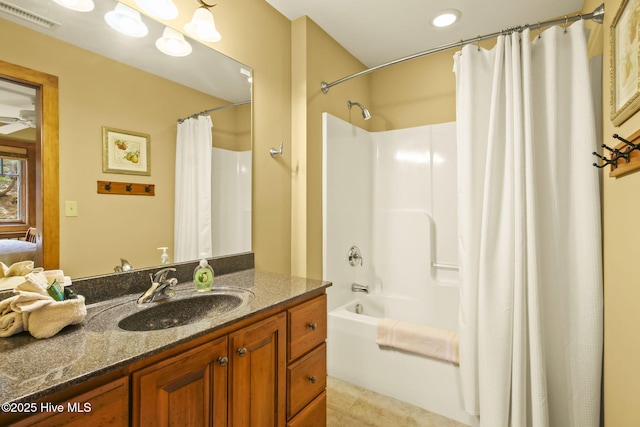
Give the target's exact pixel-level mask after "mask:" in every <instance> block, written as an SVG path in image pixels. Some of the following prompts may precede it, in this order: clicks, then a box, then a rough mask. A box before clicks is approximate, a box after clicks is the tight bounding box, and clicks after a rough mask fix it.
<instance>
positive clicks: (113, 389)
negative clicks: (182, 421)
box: [11, 377, 129, 427]
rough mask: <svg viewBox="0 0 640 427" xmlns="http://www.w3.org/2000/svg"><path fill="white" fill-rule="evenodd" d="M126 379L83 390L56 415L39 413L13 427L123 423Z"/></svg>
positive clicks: (125, 420)
mask: <svg viewBox="0 0 640 427" xmlns="http://www.w3.org/2000/svg"><path fill="white" fill-rule="evenodd" d="M128 380H129V378H128V377H125V378H121V379H119V380H116V381H113V382H111V383H108V384H105V385H103V386H101V387H98V388H96V389H95V390H91V391H89V392H87V393H83V394H81V395H79V396H77V397H75V398H73V399H71V400H68V401H66V402H64V403H62V405H63V408H64V409H63V410H62V412H61V413H58V414H51V413H46V412H43V413H40V414H37V415H34V416H32V417H30V418H27V419H26V420H22V421H20V422H18V423H16V424H11V425H12V426H38V427H62V426H65V427H67V426H77V427H83V426H92V427H93V426H96V427H98V426H105V427H106V426H126V425H127V424H128V422H129V381H128Z"/></svg>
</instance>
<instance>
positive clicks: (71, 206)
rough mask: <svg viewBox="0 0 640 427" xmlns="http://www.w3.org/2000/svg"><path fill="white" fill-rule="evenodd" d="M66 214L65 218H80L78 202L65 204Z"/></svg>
mask: <svg viewBox="0 0 640 427" xmlns="http://www.w3.org/2000/svg"><path fill="white" fill-rule="evenodd" d="M64 214H65V216H78V202H76V201H66V202H64Z"/></svg>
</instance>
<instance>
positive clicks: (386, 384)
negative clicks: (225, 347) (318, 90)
mask: <svg viewBox="0 0 640 427" xmlns="http://www.w3.org/2000/svg"><path fill="white" fill-rule="evenodd" d="M323 131H324V132H323V134H324V146H323V168H324V170H323V222H324V223H323V252H324V253H323V277H324V279H326V280H331V281H332V282H333V286H332V287H331V288H330V289H329V291H328V294H329V316H328V317H329V320H328V322H329V332H328V344H327V358H328V373H329V375H331V376H334V377H337V378H340V379H343V380H345V381H348V382H351V383H353V384H356V385H359V386H362V387H365V388H367V389H370V390H374V391H376V392H379V393H382V394H385V395H388V396H391V397H394V398H397V399H400V400H403V401H405V402H409V403H411V404H414V405H417V406H420V407H422V408H424V409H427V410H429V411H432V412H436V413H439V414H441V415H444V416H446V417H449V418H453V419H456V420H458V421H461V422H464V423H467V424H470V425H474V424H475V420H474V419H473V417H471V416H469V415H468V414H466V413H465V412H464V410H463V409H462V408H463V406H462V397H461V391H460V376H459V371H458V367H457V366H456V365H453V364H451V363H448V362H443V361H440V360H433V359H429V358H426V357H423V356H418V355H414V354H409V353H405V352H401V351H395V350H389V349H380V348H379V347H378V346H377V345H376V343H375V338H376V328H377V323H378V321H379V320H380V319H381V318H384V317H387V318H393V319H398V320H403V321H408V322H413V323H418V324H424V325H428V326H432V327H436V328H440V329H446V330H453V331H457V316H458V287H457V279H458V274H457V269H456V268H457V264H458V255H457V251H458V250H457V188H456V134H455V123H444V124H439V125H431V126H421V127H416V128H410V129H401V130H395V131H386V132H367V131H365V130H362V129H360V128H358V127H355V126H353V125H351V124H349V123H347V122H345V121H342V120H340V119H338V118H336V117H334V116H331V115H329V114H327V113H324V114H323ZM354 245H355V246H357V247H358V248H359V249H360V251H361V254H362V263H361V264H358V265H356V266H352V265H350V263H349V261H348V256H347V254H348V252H349V249H350V248H351V247H352V246H354ZM352 283H358V284H361V285H367V286H368V287H369V292H370V293H369V294H368V295H365V294H363V293H357V294H355V293H353V292H352V291H351V285H352ZM356 305H359V306H358V307H357V308H356ZM360 311H362V312H361V314H358V313H359V312H360Z"/></svg>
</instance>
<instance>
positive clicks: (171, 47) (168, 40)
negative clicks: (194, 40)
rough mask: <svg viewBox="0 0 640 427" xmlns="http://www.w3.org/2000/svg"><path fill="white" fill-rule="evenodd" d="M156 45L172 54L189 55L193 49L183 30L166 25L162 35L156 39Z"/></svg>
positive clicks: (161, 50) (162, 50)
mask: <svg viewBox="0 0 640 427" xmlns="http://www.w3.org/2000/svg"><path fill="white" fill-rule="evenodd" d="M156 47H157V48H158V49H159V50H160V52H162V53H166V54H167V55H170V56H187V55H189V54H190V53H191V50H192V49H193V48H192V47H191V45H190V44H189V42H188V41H186V40H185V39H184V35H183V34H182V33H181V32H179V31H176V30H174V29H173V28H169V27H165V29H164V31H163V32H162V37H160V38H159V39H158V40H156Z"/></svg>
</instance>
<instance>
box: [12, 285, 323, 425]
mask: <svg viewBox="0 0 640 427" xmlns="http://www.w3.org/2000/svg"><path fill="white" fill-rule="evenodd" d="M326 335H327V297H326V294H322V295H320V296H318V297H315V298H313V299H311V300H307V301H305V302H302V303H291V304H288V305H285V306H281V307H280V308H274V309H271V310H269V311H266V312H263V313H260V314H257V315H256V316H255V317H254V318H245V319H240V320H239V321H238V323H236V324H233V325H230V326H228V327H225V328H223V329H221V330H219V331H216V332H213V333H211V334H209V335H207V336H203V337H197V338H195V339H194V340H192V341H190V342H187V343H185V344H180V345H178V346H176V347H173V348H171V349H169V350H167V352H166V353H164V354H163V353H160V354H156V355H153V356H151V357H150V358H149V359H145V360H140V361H136V362H134V363H132V364H131V365H129V366H125V367H122V368H120V369H119V370H118V371H117V372H112V373H109V374H107V375H108V376H105V377H102V378H96V379H94V380H92V381H90V382H87V383H84V384H83V385H82V386H76V388H71V389H68V390H66V391H65V394H64V395H60V396H57V397H56V396H50V397H49V398H45V401H47V399H49V400H48V401H50V402H61V401H63V403H62V404H63V405H64V408H65V412H64V413H57V414H53V413H39V414H35V415H32V416H30V417H27V418H24V419H22V420H20V421H17V423H16V424H13V425H16V426H33V425H35V426H47V427H49V426H63V425H64V426H81V427H85V426H92V427H93V426H127V425H133V426H144V427H147V426H179V427H186V426H198V427H200V426H215V427H225V426H229V427H287V426H290V427H316V426H317V427H320V426H325V424H326V392H325V389H326V343H325V340H326ZM120 375H124V377H122V378H120V379H118V380H116V381H113V379H114V378H117V377H118V376H120ZM129 388H131V394H130V393H129ZM87 390H90V391H88V392H85V391H87ZM83 392H84V393H83ZM76 394H77V396H76ZM68 396H76V397H74V398H72V399H68ZM129 402H131V407H129ZM86 404H89V405H90V408H91V410H90V412H80V410H81V409H84V408H87V406H85V405H86ZM67 405H71V406H67ZM74 405H75V406H74ZM68 407H73V408H76V409H78V411H76V412H70V411H69V410H67V408H68Z"/></svg>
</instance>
